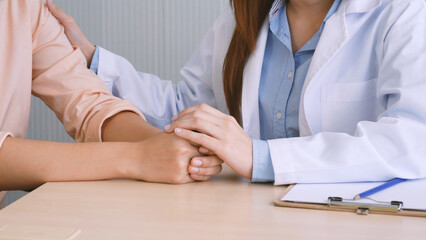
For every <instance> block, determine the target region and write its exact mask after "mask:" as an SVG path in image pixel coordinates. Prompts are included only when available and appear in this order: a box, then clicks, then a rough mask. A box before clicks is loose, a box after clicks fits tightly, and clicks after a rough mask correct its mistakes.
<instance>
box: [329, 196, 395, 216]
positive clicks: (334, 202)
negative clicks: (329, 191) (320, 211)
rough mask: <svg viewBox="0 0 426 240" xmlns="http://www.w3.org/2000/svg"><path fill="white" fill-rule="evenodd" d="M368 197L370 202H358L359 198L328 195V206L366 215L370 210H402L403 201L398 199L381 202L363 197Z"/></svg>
mask: <svg viewBox="0 0 426 240" xmlns="http://www.w3.org/2000/svg"><path fill="white" fill-rule="evenodd" d="M363 199H364V200H365V199H368V200H370V201H372V202H370V203H366V202H365V201H364V202H359V200H354V199H344V198H341V197H329V198H328V206H329V207H334V208H346V209H354V210H356V213H357V214H360V215H368V214H369V213H370V211H382V212H383V211H385V212H399V211H402V206H403V202H400V201H391V202H381V201H376V200H374V199H372V198H363Z"/></svg>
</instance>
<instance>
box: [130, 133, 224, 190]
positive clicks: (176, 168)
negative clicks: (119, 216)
mask: <svg viewBox="0 0 426 240" xmlns="http://www.w3.org/2000/svg"><path fill="white" fill-rule="evenodd" d="M136 156H139V157H135V158H133V159H132V160H131V164H130V165H129V166H128V167H129V168H128V169H129V170H128V171H129V173H128V174H129V176H128V177H131V178H134V179H140V180H144V181H148V182H164V183H175V184H182V183H189V182H192V181H194V180H200V181H205V180H209V178H210V176H212V175H215V174H217V173H219V172H220V171H221V170H222V166H221V164H222V161H221V160H219V159H217V158H216V157H209V158H206V157H203V158H202V162H201V165H199V164H197V160H198V158H199V156H201V154H200V153H199V151H198V148H197V147H194V146H192V145H191V144H190V143H189V142H188V141H187V140H184V139H182V138H179V137H177V136H176V135H175V134H167V133H160V134H158V135H155V136H153V137H151V138H148V139H146V140H144V141H142V142H139V143H138V150H137V153H136ZM190 162H191V165H190ZM193 165H195V166H196V167H197V168H198V169H199V170H198V171H197V172H195V171H194V170H193V169H192V167H193ZM190 172H191V173H190Z"/></svg>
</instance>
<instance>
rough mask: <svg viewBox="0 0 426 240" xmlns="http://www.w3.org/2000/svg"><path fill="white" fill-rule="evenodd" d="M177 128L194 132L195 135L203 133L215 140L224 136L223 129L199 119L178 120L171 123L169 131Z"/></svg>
mask: <svg viewBox="0 0 426 240" xmlns="http://www.w3.org/2000/svg"><path fill="white" fill-rule="evenodd" d="M178 128H180V129H186V130H192V131H196V132H197V133H204V134H206V135H209V136H211V137H214V138H216V139H221V137H222V136H223V135H224V132H223V131H224V129H223V128H221V127H219V126H218V125H216V124H214V123H212V122H210V121H204V120H203V119H200V118H197V119H186V120H178V121H176V122H174V123H172V125H171V126H170V129H172V131H175V129H178ZM195 143H198V142H195Z"/></svg>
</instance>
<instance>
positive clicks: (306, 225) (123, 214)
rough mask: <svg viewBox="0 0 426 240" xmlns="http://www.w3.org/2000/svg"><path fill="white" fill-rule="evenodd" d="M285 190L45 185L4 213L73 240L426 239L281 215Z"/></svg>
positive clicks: (347, 221) (227, 179)
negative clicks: (71, 231) (70, 234)
mask: <svg viewBox="0 0 426 240" xmlns="http://www.w3.org/2000/svg"><path fill="white" fill-rule="evenodd" d="M282 190H283V187H273V186H272V185H271V184H251V183H249V182H248V181H247V180H244V179H241V178H239V177H237V176H235V175H234V174H231V173H229V171H227V172H226V173H224V174H221V175H219V176H217V177H215V178H214V179H213V180H212V181H210V182H204V183H192V184H186V185H166V184H153V183H144V182H138V181H129V180H113V181H99V182H70V183H47V184H45V185H43V186H41V187H40V188H38V189H37V190H35V191H33V192H31V193H30V194H28V195H27V196H25V197H24V198H22V199H20V200H18V201H17V202H15V203H13V204H12V205H10V206H8V207H6V208H5V209H3V210H1V211H0V226H2V225H5V224H14V225H15V224H19V225H36V226H49V227H67V228H77V229H81V233H80V234H79V235H78V236H77V237H76V238H75V239H185V240H187V239H220V240H223V239H265V240H270V239H327V240H329V239H345V240H346V239H357V240H359V239H375V240H376V239H425V236H426V219H425V218H413V217H395V216H384V215H369V216H358V215H355V214H353V213H340V212H328V211H318V210H304V209H292V208H280V207H274V206H273V205H272V199H273V198H274V197H275V196H277V195H278V194H280V192H281V191H282Z"/></svg>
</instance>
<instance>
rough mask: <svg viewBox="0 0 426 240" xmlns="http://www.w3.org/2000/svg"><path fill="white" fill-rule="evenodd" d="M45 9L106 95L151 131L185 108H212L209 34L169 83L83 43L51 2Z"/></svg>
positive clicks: (67, 18)
mask: <svg viewBox="0 0 426 240" xmlns="http://www.w3.org/2000/svg"><path fill="white" fill-rule="evenodd" d="M48 7H49V9H50V11H51V12H52V14H53V15H54V16H55V17H56V18H57V19H58V20H59V21H60V22H61V24H62V25H63V26H64V28H65V32H66V34H67V37H68V38H69V40H70V41H71V43H72V44H73V45H76V46H78V47H80V49H81V50H82V51H83V53H84V55H85V56H86V60H87V61H88V66H90V68H91V69H92V70H93V71H94V72H95V73H96V74H98V76H99V78H100V79H101V80H102V81H103V82H104V84H105V85H106V86H107V88H108V89H109V91H110V92H112V94H113V95H114V96H116V97H119V98H123V99H129V100H130V101H131V102H132V103H133V104H135V106H136V107H137V108H138V109H139V110H140V111H141V112H142V113H143V114H144V116H145V117H146V120H147V121H148V122H149V123H150V124H152V125H154V126H155V127H158V128H161V129H162V128H163V127H164V126H165V125H167V124H169V123H170V122H171V118H172V117H173V116H174V115H176V114H177V113H179V112H180V111H182V110H183V109H185V108H188V107H191V106H195V105H198V104H201V103H206V104H209V105H210V106H213V107H215V106H216V101H215V96H214V94H213V90H212V86H211V79H212V69H211V63H212V61H211V57H212V46H213V40H214V38H213V36H212V35H213V34H214V33H213V32H212V30H211V31H209V33H208V34H207V35H206V36H205V37H204V39H203V41H202V43H201V44H200V46H199V47H198V50H197V51H195V53H194V54H193V55H192V57H191V58H190V60H189V61H188V63H187V64H186V66H185V67H184V68H182V70H181V75H182V77H183V80H182V81H180V82H179V83H173V82H172V81H169V80H162V79H161V78H159V77H158V76H156V75H153V74H149V73H142V72H138V71H136V69H135V68H134V67H133V65H132V64H131V63H130V62H129V61H127V60H126V59H124V58H123V57H120V56H118V55H115V54H113V53H111V52H109V51H107V50H106V49H103V48H101V47H95V46H94V45H93V44H91V43H90V41H88V40H87V38H86V37H85V35H84V33H83V32H82V31H81V30H80V28H79V27H78V25H77V24H76V22H75V21H74V19H73V18H72V17H71V16H69V15H67V14H66V13H65V12H64V11H62V10H61V9H60V8H59V7H58V6H56V5H55V4H54V3H53V2H52V1H51V0H49V1H48ZM92 59H93V61H92Z"/></svg>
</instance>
